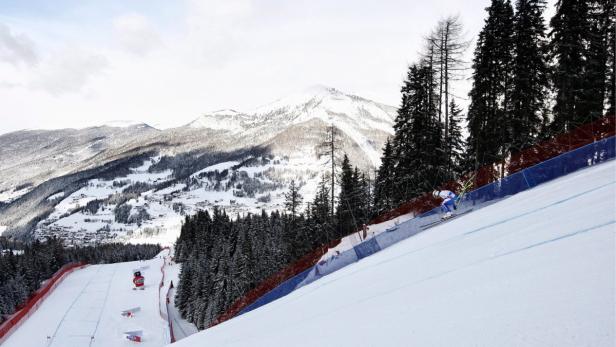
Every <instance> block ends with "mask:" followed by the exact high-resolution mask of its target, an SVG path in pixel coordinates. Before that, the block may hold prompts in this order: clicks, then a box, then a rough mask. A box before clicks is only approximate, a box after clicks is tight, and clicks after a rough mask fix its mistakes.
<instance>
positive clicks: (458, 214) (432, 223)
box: [419, 208, 473, 230]
mask: <svg viewBox="0 0 616 347" xmlns="http://www.w3.org/2000/svg"><path fill="white" fill-rule="evenodd" d="M472 210H473V209H472V208H471V209H469V210H466V211H464V212H461V213H456V214H453V215H451V217H449V218H443V219H439V220H437V221H434V222H431V223H428V224H424V225H421V226H420V227H419V229H421V230H425V229H428V228H430V227H433V226H435V225H439V224H443V223H445V222H449V221H450V220H452V219H454V218H456V217H458V216H461V215H463V214H467V213H469V212H471V211H472Z"/></svg>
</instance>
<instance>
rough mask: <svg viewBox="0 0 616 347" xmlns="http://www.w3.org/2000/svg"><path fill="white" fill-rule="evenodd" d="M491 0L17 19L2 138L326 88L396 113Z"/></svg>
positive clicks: (174, 115)
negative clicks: (455, 35) (410, 86)
mask: <svg viewBox="0 0 616 347" xmlns="http://www.w3.org/2000/svg"><path fill="white" fill-rule="evenodd" d="M486 1H487V0H468V1H464V2H460V1H453V0H434V1H431V2H425V1H424V2H421V1H418V0H412V1H408V0H384V1H380V2H374V1H369V0H336V1H331V0H309V1H278V0H277V1H270V0H262V1H254V0H178V1H173V2H170V1H165V0H159V1H155V0H152V1H151V2H150V0H148V1H146V2H141V1H138V2H131V1H123V0H108V1H105V2H104V3H105V4H109V7H106V6H104V5H101V4H98V3H97V4H95V3H89V2H87V5H86V4H85V3H84V4H82V7H83V8H81V10H79V11H78V10H74V11H73V12H71V11H63V16H61V17H53V16H52V17H50V18H43V19H41V18H38V17H35V18H13V20H12V21H7V24H9V25H10V26H11V28H12V29H13V32H11V31H10V30H8V29H7V28H6V27H4V28H3V27H2V26H0V100H2V101H3V107H0V119H1V120H2V122H0V133H3V132H6V131H12V130H17V129H19V128H24V127H38V128H55V127H77V126H85V125H96V124H101V123H104V122H106V121H109V120H113V119H135V120H140V121H143V122H147V123H151V124H160V125H161V126H163V127H169V126H179V125H183V124H186V123H188V122H190V121H192V120H193V119H194V118H196V117H197V116H198V115H199V114H202V113H203V112H207V111H211V110H216V109H222V108H234V109H238V110H240V111H241V110H250V109H252V108H254V107H256V106H259V105H261V104H264V103H267V102H270V101H272V100H275V99H277V98H279V97H283V96H285V95H286V94H288V93H289V92H290V91H293V90H301V89H303V88H304V87H305V86H308V85H313V84H317V83H321V84H326V85H330V86H332V87H336V88H338V89H340V90H343V91H346V92H350V93H356V94H358V95H361V96H365V97H367V98H372V99H374V100H375V101H380V102H385V103H389V104H391V105H398V103H399V98H400V94H399V90H400V85H401V83H402V80H403V78H404V76H405V73H406V69H407V66H408V64H409V63H412V62H413V61H415V60H416V59H417V57H418V54H417V51H418V50H419V49H420V48H421V46H422V37H423V36H424V35H425V34H426V33H428V32H429V31H430V30H431V29H432V28H433V27H434V25H435V24H436V23H437V21H438V20H439V18H440V17H442V16H446V15H448V14H456V13H459V14H460V17H461V19H462V21H463V22H464V23H465V25H466V28H467V30H468V32H469V38H474V37H476V35H477V33H478V32H479V30H480V29H481V27H482V26H483V18H484V17H485V15H486V13H485V11H484V8H485V6H486ZM554 1H555V0H550V1H549V2H550V3H553V2H554ZM137 3H139V4H144V3H147V4H148V5H147V6H145V7H139V5H135V4H137ZM68 7H70V8H73V7H79V6H78V5H74V3H73V2H71V5H69V6H68ZM161 8H165V10H162V9H161ZM71 13H72V14H71ZM26 17H27V16H26ZM15 32H24V33H27V35H28V36H25V35H15V34H14V33H15ZM7 37H8V39H7ZM29 38H32V40H30V39H29ZM7 40H8V41H7ZM33 41H34V42H36V45H35V44H34V42H33ZM6 42H8V44H7V43H6ZM7 47H9V48H7ZM7 52H9V53H7ZM127 53H129V54H127ZM470 54H472V48H471V49H470V50H469V55H470ZM7 57H9V58H7ZM2 59H4V60H2ZM465 84H466V85H465ZM467 85H468V81H462V82H460V83H459V87H457V88H456V90H455V93H456V94H457V95H460V96H462V97H466V94H467V91H468V86H467ZM84 115H87V117H84ZM6 119H11V121H10V122H8V121H5V120H6Z"/></svg>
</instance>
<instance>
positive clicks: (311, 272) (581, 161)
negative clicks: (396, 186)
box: [210, 136, 616, 327]
mask: <svg viewBox="0 0 616 347" xmlns="http://www.w3.org/2000/svg"><path fill="white" fill-rule="evenodd" d="M614 157H616V138H615V137H614V136H611V137H608V138H604V139H602V140H599V141H596V142H592V143H590V144H587V145H585V146H582V147H579V148H576V149H574V150H572V151H569V152H566V153H563V154H560V155H558V156H556V157H554V158H550V159H549V160H546V161H544V162H541V163H539V164H536V165H533V166H531V167H528V168H526V169H523V170H521V171H518V172H516V173H514V174H512V175H510V176H507V177H505V178H504V179H501V180H499V181H496V182H492V183H490V184H488V185H485V186H482V187H480V188H478V189H475V190H473V191H471V192H469V193H467V194H466V195H465V196H464V198H463V200H462V201H460V205H459V206H460V208H459V211H465V210H468V209H471V208H472V209H474V210H478V209H481V208H483V207H485V206H488V205H491V204H493V203H495V202H498V201H500V200H502V199H504V198H507V197H509V196H511V195H515V194H517V193H520V192H522V191H525V190H528V189H531V188H534V187H536V186H538V185H540V184H542V183H546V182H549V181H551V180H554V179H556V178H559V177H562V176H565V175H567V174H569V173H572V172H575V171H577V170H580V169H583V168H586V167H590V166H594V165H597V164H600V163H603V162H607V161H610V160H613V159H614ZM529 178H530V179H529ZM529 181H530V182H529ZM611 184H614V182H611V183H608V184H605V185H603V187H604V186H608V185H611ZM600 188H602V187H597V188H595V189H594V190H597V189H600ZM594 190H593V191H594ZM585 193H588V192H585ZM585 193H580V194H576V195H574V196H572V197H569V199H573V198H575V197H578V196H581V195H583V194H585ZM563 202H564V201H559V202H556V203H555V204H559V203H563ZM546 208H547V207H546ZM438 211H439V210H438V207H437V208H434V209H432V210H430V211H428V212H425V213H422V214H420V215H419V216H416V217H415V218H413V219H411V220H408V221H406V222H404V223H402V224H400V225H399V230H394V231H392V232H388V233H381V234H378V235H375V236H374V237H372V238H370V239H368V240H366V241H363V242H362V243H360V244H358V245H355V246H354V247H352V248H351V249H349V250H346V251H344V252H342V253H341V254H337V255H334V256H332V257H330V258H329V259H327V260H322V261H320V262H318V263H317V264H315V265H313V266H310V267H308V268H307V269H306V270H304V271H301V272H300V273H298V274H297V275H295V276H293V277H291V278H288V279H287V280H285V281H284V282H282V283H280V284H279V285H278V286H276V287H275V288H273V289H272V290H270V291H269V292H267V293H265V294H264V295H262V296H261V297H259V298H258V299H256V300H254V301H253V302H251V303H250V304H247V305H246V306H244V307H243V308H241V310H239V313H237V314H233V313H231V312H229V311H228V312H226V313H225V314H223V315H222V316H221V317H220V318H219V319H218V320H217V321H216V322H215V323H214V324H212V325H211V326H214V325H216V324H219V323H221V322H223V321H224V320H226V319H230V318H232V317H235V316H239V315H242V314H244V313H247V312H250V311H252V310H254V309H256V308H259V307H261V306H263V305H266V304H268V303H270V302H272V301H275V300H277V299H279V298H281V297H283V296H286V295H288V294H289V293H291V292H293V291H295V290H296V289H298V288H300V287H303V286H305V285H307V284H309V283H312V282H314V281H316V280H318V279H320V278H322V277H323V276H326V275H328V274H330V273H332V272H335V271H337V270H339V269H341V268H343V267H345V266H347V265H350V264H352V263H355V262H357V261H359V260H361V259H363V258H365V257H367V256H370V255H372V254H374V253H377V252H379V251H381V250H382V249H384V248H387V247H389V246H391V245H393V244H395V243H398V242H400V241H402V240H404V239H407V238H409V237H411V236H413V235H415V234H418V233H420V232H423V231H425V230H429V229H430V228H427V229H425V230H418V229H419V226H420V225H421V224H425V223H426V222H429V221H432V220H435V219H438V218H439V213H438ZM530 213H532V211H531V212H530ZM246 301H247V298H246V297H243V298H240V299H239V300H238V301H237V302H236V304H235V305H234V306H237V304H239V303H241V302H246ZM232 308H233V306H232ZM230 311H231V310H230ZM211 326H210V327H211Z"/></svg>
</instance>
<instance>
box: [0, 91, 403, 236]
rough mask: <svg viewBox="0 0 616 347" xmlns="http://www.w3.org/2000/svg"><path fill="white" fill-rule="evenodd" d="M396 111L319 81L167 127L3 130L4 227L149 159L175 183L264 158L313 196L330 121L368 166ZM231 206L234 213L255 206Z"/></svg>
mask: <svg viewBox="0 0 616 347" xmlns="http://www.w3.org/2000/svg"><path fill="white" fill-rule="evenodd" d="M395 114H396V108H395V107H392V106H388V105H384V104H381V103H377V102H374V101H371V100H368V99H365V98H362V97H359V96H355V95H350V94H346V93H343V92H341V91H339V90H336V89H334V88H329V87H324V86H316V87H311V88H309V89H307V90H305V91H304V92H302V93H297V94H294V95H290V96H288V97H286V98H283V99H280V100H277V101H275V102H273V103H270V104H266V105H264V106H261V107H258V108H257V109H254V110H252V111H249V112H240V111H235V110H232V109H225V110H220V111H215V112H210V113H206V114H204V115H202V116H200V117H198V118H197V119H195V120H194V121H192V122H190V123H189V124H187V125H185V126H181V127H177V128H172V129H166V130H159V129H156V128H154V127H151V126H149V125H147V124H143V123H134V122H120V123H117V122H115V123H113V124H108V125H104V126H98V127H91V128H85V129H60V130H24V131H17V132H13V133H8V134H4V135H1V136H0V232H2V231H3V230H4V231H5V233H6V234H11V235H20V236H31V235H33V231H34V230H36V229H37V225H38V224H39V223H41V222H44V221H45V220H46V218H47V217H48V216H49V215H53V213H54V211H55V209H56V207H57V206H58V205H59V204H61V203H62V201H63V199H61V198H60V197H65V198H66V199H68V198H69V195H70V194H72V193H75V192H78V191H79V190H80V189H83V188H84V186H86V185H89V184H91V183H92V180H97V179H98V180H107V181H109V182H111V181H113V180H114V179H116V178H118V179H119V178H122V177H127V176H128V175H130V174H131V173H134V170H135V169H136V168H137V167H142V166H143V165H145V164H144V163H146V162H148V163H149V165H150V166H148V172H150V173H155V172H158V173H160V172H162V171H164V170H167V171H168V173H169V178H168V179H167V178H165V179H164V180H162V181H166V182H167V183H165V184H166V185H172V183H169V182H170V181H173V182H176V183H177V182H180V180H185V179H187V177H190V176H191V175H192V174H194V173H195V172H198V171H199V170H203V169H205V168H207V167H210V166H212V165H215V164H218V163H221V162H229V161H232V162H237V163H242V162H243V161H245V160H248V159H255V158H261V159H263V160H268V161H269V160H273V161H276V162H277V163H279V164H280V165H275V168H273V167H271V166H267V165H264V166H263V167H262V168H263V169H266V167H267V169H268V170H270V171H271V170H277V172H278V174H277V175H275V177H276V178H275V179H274V181H277V182H273V181H272V180H271V179H270V180H269V181H270V183H272V184H273V186H277V187H278V188H276V189H277V190H281V191H282V190H284V189H283V187H282V186H284V184H285V183H288V182H287V181H286V178H284V177H283V176H285V175H286V176H289V177H295V178H297V179H301V180H303V181H304V188H303V189H304V190H305V191H304V193H305V194H306V198H307V199H309V200H311V199H312V196H311V194H313V193H314V189H315V186H316V180H317V179H318V178H319V177H320V176H321V175H322V174H323V173H325V172H327V170H328V168H329V165H328V164H327V161H328V158H327V157H326V156H324V155H323V154H324V151H323V150H322V148H323V146H322V144H323V142H324V141H326V139H327V133H328V131H329V128H330V127H331V126H332V125H333V126H334V127H335V128H336V133H337V148H338V155H341V154H342V153H346V154H347V155H348V156H349V157H350V159H351V162H352V163H353V164H354V165H357V166H359V167H360V168H362V169H363V170H365V171H366V172H373V170H374V169H375V168H376V167H378V165H379V163H380V155H381V150H382V147H383V144H384V142H385V140H386V138H387V137H388V136H390V135H391V134H393V128H392V126H393V121H394V118H395ZM262 162H265V161H262ZM237 169H238V170H239V171H241V168H237ZM131 170H132V171H131ZM239 171H238V172H239ZM252 171H253V172H252V173H253V174H254V172H256V171H259V170H256V171H255V170H252ZM259 172H260V173H259V174H257V176H259V177H261V176H260V175H262V174H263V172H261V171H259ZM283 172H286V174H283ZM142 173H145V172H142ZM273 177H274V176H273ZM159 178H160V177H159ZM287 178H288V177H287ZM145 181H147V182H150V181H148V180H147V179H146V180H145ZM223 181H224V180H223ZM133 183H134V182H133ZM201 183H203V182H201ZM150 184H152V182H150ZM157 184H161V182H158V183H157ZM279 185H282V186H279ZM273 186H272V187H273ZM185 189H186V188H185ZM187 190H188V191H190V189H187ZM60 193H62V194H60ZM115 193H118V192H117V191H116V192H115ZM143 193H145V192H143ZM54 194H57V195H56V197H55V198H54V199H51V200H49V199H48V198H49V197H50V196H52V195H54ZM73 198H74V197H73ZM202 198H203V199H206V198H207V194H205V195H203V196H202ZM73 200H74V199H73ZM90 200H92V199H90ZM210 200H211V199H210ZM213 200H216V199H213ZM213 200H212V201H213ZM227 200H232V199H227ZM170 201H171V200H170ZM225 203H226V204H229V202H228V201H226V202H225ZM247 203H248V202H247ZM109 205H110V208H112V207H113V208H115V206H113V204H109ZM133 205H134V204H133ZM221 205H222V206H223V207H224V204H221ZM275 205H276V203H273V204H272V206H262V207H263V208H265V209H274V208H275ZM234 207H236V208H235V210H237V212H242V211H244V212H246V211H249V210H253V209H249V208H246V209H244V210H242V209H241V208H237V207H238V206H237V205H236V206H234ZM191 209H197V207H196V206H189V210H191ZM184 212H186V211H184ZM56 217H57V216H56ZM152 219H155V218H153V217H152Z"/></svg>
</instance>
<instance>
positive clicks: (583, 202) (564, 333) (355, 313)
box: [173, 161, 616, 347]
mask: <svg viewBox="0 0 616 347" xmlns="http://www.w3.org/2000/svg"><path fill="white" fill-rule="evenodd" d="M615 172H616V161H610V162H608V163H605V164H601V165H599V166H597V167H592V168H588V169H586V170H582V171H580V172H577V173H575V174H572V175H569V176H566V177H563V178H561V179H558V180H556V181H553V182H551V183H547V184H544V185H541V186H539V187H537V188H535V189H532V190H529V191H526V192H523V193H520V194H517V195H515V196H513V197H511V198H509V199H506V200H504V201H502V202H499V203H496V204H494V205H491V206H488V207H486V208H484V209H481V210H478V211H475V212H473V213H471V214H468V215H467V216H464V217H460V218H459V219H454V220H452V221H451V222H449V223H447V224H444V225H441V226H437V227H435V228H433V229H430V230H428V231H426V232H424V233H421V234H418V235H416V236H414V237H412V238H409V239H407V240H405V241H403V242H400V243H398V244H396V245H394V246H392V247H390V248H387V249H385V250H383V251H382V252H380V253H377V254H375V255H373V256H370V257H368V258H365V259H363V260H361V261H359V262H358V263H355V264H352V265H350V266H348V267H346V268H343V269H342V270H340V271H338V272H335V273H333V274H331V275H329V276H326V277H325V278H323V279H321V280H319V281H317V282H314V283H311V284H309V285H307V286H305V287H302V288H300V289H298V290H297V291H295V292H293V293H291V294H289V295H288V296H286V297H283V298H281V299H279V300H277V301H275V302H273V303H271V304H268V305H266V306H263V307H261V308H259V309H256V310H254V311H251V312H249V313H247V314H245V315H243V316H240V317H238V318H235V319H232V320H230V321H227V322H225V323H223V324H221V325H218V326H216V327H213V328H211V329H209V330H206V331H204V332H200V333H198V334H195V335H193V336H190V337H188V338H186V339H184V340H182V341H179V342H177V343H176V344H174V345H173V346H177V347H184V346H612V345H613V344H614V341H615V339H616V335H615V332H614V330H615V307H616V305H615V304H616V303H615V297H614V293H615V262H614V259H615V234H616V216H615V214H616V187H615V184H616V177H615V174H614V173H615Z"/></svg>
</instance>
